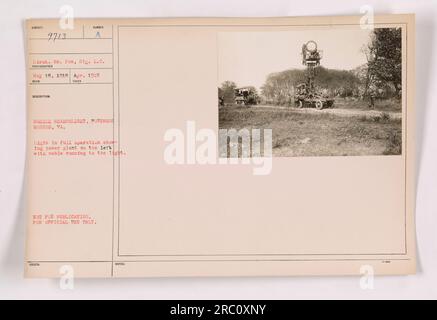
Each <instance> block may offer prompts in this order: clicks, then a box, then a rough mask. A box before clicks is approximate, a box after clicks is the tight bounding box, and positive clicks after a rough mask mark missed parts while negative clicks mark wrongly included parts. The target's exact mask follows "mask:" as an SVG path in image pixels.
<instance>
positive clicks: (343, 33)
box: [218, 26, 403, 157]
mask: <svg viewBox="0 0 437 320" xmlns="http://www.w3.org/2000/svg"><path fill="white" fill-rule="evenodd" d="M218 48H219V55H218V56H219V58H218V73H219V76H218V77H219V79H218V110H219V111H218V112H219V128H220V129H237V130H241V129H249V130H250V129H271V130H272V134H273V137H272V155H273V156H274V157H301V156H374V155H401V154H402V135H403V134H402V100H403V99H402V88H403V83H402V66H403V64H402V57H403V52H402V28H401V27H397V26H394V27H391V26H390V27H375V28H361V27H360V26H355V27H353V28H352V27H349V28H347V27H342V26H338V27H337V26H333V27H331V28H328V29H307V30H305V29H299V30H293V31H272V32H222V33H220V34H219V37H218Z"/></svg>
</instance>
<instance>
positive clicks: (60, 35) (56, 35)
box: [48, 32, 67, 42]
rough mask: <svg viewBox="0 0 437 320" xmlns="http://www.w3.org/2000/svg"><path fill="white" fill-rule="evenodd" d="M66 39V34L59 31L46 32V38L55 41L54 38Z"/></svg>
mask: <svg viewBox="0 0 437 320" xmlns="http://www.w3.org/2000/svg"><path fill="white" fill-rule="evenodd" d="M65 39H67V34H66V33H65V32H64V33H60V32H49V33H48V40H49V41H53V42H55V41H56V40H65Z"/></svg>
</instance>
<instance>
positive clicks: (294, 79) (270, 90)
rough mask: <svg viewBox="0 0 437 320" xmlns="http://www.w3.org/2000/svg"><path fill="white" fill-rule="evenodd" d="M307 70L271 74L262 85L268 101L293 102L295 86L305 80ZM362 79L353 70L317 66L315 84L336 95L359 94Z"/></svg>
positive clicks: (264, 97)
mask: <svg viewBox="0 0 437 320" xmlns="http://www.w3.org/2000/svg"><path fill="white" fill-rule="evenodd" d="M305 73H306V71H305V70H301V69H292V70H286V71H282V72H277V73H272V74H270V75H269V76H268V77H267V79H266V82H265V84H264V85H263V86H262V87H261V94H262V97H263V99H265V102H266V103H274V104H281V105H282V104H291V103H292V102H293V101H294V93H295V92H294V90H295V87H296V86H297V85H298V84H299V83H302V82H305V79H306V76H305ZM360 83H361V82H360V79H359V78H358V77H357V75H356V74H354V73H353V72H352V71H345V70H333V69H326V68H323V67H317V68H316V77H315V85H316V87H317V88H318V89H319V90H320V91H324V92H325V93H327V94H330V95H335V96H342V97H346V96H352V95H356V96H358V95H359V87H360Z"/></svg>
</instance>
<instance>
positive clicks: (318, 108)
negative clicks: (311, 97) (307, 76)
mask: <svg viewBox="0 0 437 320" xmlns="http://www.w3.org/2000/svg"><path fill="white" fill-rule="evenodd" d="M316 109H317V110H322V109H323V102H322V101H320V100H316Z"/></svg>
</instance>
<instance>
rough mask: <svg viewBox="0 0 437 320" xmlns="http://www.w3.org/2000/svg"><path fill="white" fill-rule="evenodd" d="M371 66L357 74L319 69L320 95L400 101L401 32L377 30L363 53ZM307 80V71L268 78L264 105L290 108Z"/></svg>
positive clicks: (364, 66) (368, 65) (298, 70)
mask: <svg viewBox="0 0 437 320" xmlns="http://www.w3.org/2000/svg"><path fill="white" fill-rule="evenodd" d="M362 54H364V55H366V58H367V63H365V64H363V65H361V66H359V67H357V68H355V69H353V70H336V69H326V68H323V67H321V66H320V67H317V68H316V76H315V85H316V88H317V90H318V91H320V92H322V93H324V94H327V95H331V96H335V97H354V98H356V99H364V98H366V97H368V96H370V95H372V96H374V97H376V98H380V99H387V98H398V99H399V98H400V97H401V87H402V72H401V69H402V37H401V29H400V28H381V29H375V30H374V31H373V33H372V35H371V37H370V39H369V42H368V44H366V46H365V47H363V49H362ZM305 80H306V70H305V69H291V70H285V71H282V72H277V73H272V74H270V75H268V76H267V79H266V82H265V84H264V85H263V86H262V87H261V98H262V100H263V101H262V102H264V103H269V104H279V105H289V104H292V103H293V101H294V94H295V87H296V85H298V84H299V83H303V82H305Z"/></svg>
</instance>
